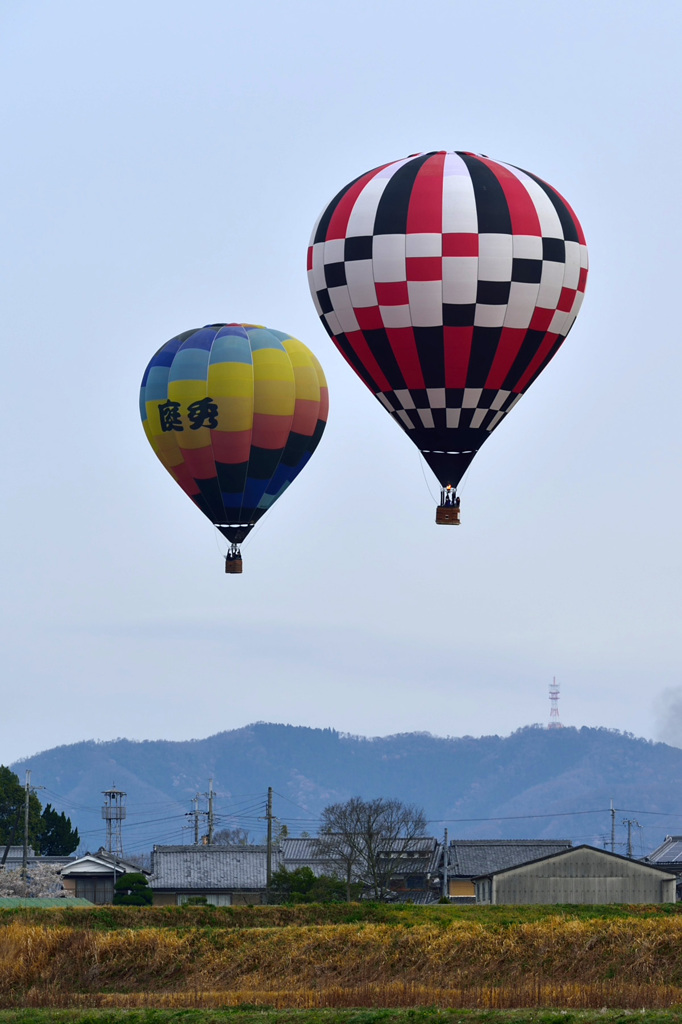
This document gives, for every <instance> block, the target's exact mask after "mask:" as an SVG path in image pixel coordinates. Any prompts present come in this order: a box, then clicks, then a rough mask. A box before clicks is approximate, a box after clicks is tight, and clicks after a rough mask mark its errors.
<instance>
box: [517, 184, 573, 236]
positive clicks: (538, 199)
mask: <svg viewBox="0 0 682 1024" xmlns="http://www.w3.org/2000/svg"><path fill="white" fill-rule="evenodd" d="M523 184H524V186H525V187H526V188H527V189H528V193H529V195H530V197H531V199H532V201H533V206H534V207H535V211H536V213H537V215H538V219H539V221H540V230H541V231H542V234H543V235H544V237H545V238H563V237H564V232H563V229H562V227H561V221H560V220H559V215H558V213H557V212H556V210H555V209H554V204H553V203H552V200H551V199H550V198H549V196H548V195H547V193H546V192H545V190H544V189H543V188H541V187H540V185H538V183H537V181H533V179H532V178H526V179H524V182H523Z"/></svg>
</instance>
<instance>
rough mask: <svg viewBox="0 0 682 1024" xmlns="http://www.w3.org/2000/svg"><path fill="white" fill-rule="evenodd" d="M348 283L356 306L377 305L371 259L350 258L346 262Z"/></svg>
mask: <svg viewBox="0 0 682 1024" xmlns="http://www.w3.org/2000/svg"><path fill="white" fill-rule="evenodd" d="M346 283H347V285H348V293H349V295H350V297H351V300H352V303H353V305H354V306H357V307H358V309H361V308H363V307H365V306H376V305H378V302H377V290H376V288H375V287H374V273H373V272H372V261H371V260H350V261H349V262H348V263H346Z"/></svg>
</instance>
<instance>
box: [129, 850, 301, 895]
mask: <svg viewBox="0 0 682 1024" xmlns="http://www.w3.org/2000/svg"><path fill="white" fill-rule="evenodd" d="M280 864H281V855H280V854H279V853H278V852H277V851H276V850H274V851H273V855H272V870H273V871H276V870H277V869H278V868H279V867H280ZM266 882H267V849H266V847H265V846H231V847H230V846H155V847H154V851H153V853H152V875H151V878H150V879H149V884H150V886H151V888H152V889H169V890H173V891H176V892H182V891H184V890H188V889H189V890H191V889H195V890H196V889H201V890H207V891H208V890H212V889H214V890H222V891H226V890H228V891H229V890H258V889H264V888H265V886H266Z"/></svg>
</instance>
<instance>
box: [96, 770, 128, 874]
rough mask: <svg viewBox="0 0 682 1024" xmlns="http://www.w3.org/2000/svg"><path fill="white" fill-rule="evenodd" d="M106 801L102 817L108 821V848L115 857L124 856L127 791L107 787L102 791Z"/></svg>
mask: <svg viewBox="0 0 682 1024" xmlns="http://www.w3.org/2000/svg"><path fill="white" fill-rule="evenodd" d="M102 792H103V795H104V798H105V800H106V803H105V805H104V807H103V808H102V817H103V818H104V820H105V821H106V823H107V850H108V851H109V853H111V854H113V856H114V857H119V858H122V857H123V836H122V831H121V825H122V823H123V819H124V818H125V816H126V806H125V798H126V796H127V793H124V792H123V790H122V789H116V788H115V787H112V788H111V789H105V790H103V791H102Z"/></svg>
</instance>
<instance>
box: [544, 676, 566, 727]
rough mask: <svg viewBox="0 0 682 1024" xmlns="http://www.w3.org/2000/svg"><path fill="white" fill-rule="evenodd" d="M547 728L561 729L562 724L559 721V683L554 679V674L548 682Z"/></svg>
mask: <svg viewBox="0 0 682 1024" xmlns="http://www.w3.org/2000/svg"><path fill="white" fill-rule="evenodd" d="M547 728H548V729H563V725H562V724H561V722H560V721H559V684H558V683H557V681H556V676H554V678H553V679H552V682H551V683H550V684H549V725H548V726H547Z"/></svg>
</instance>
